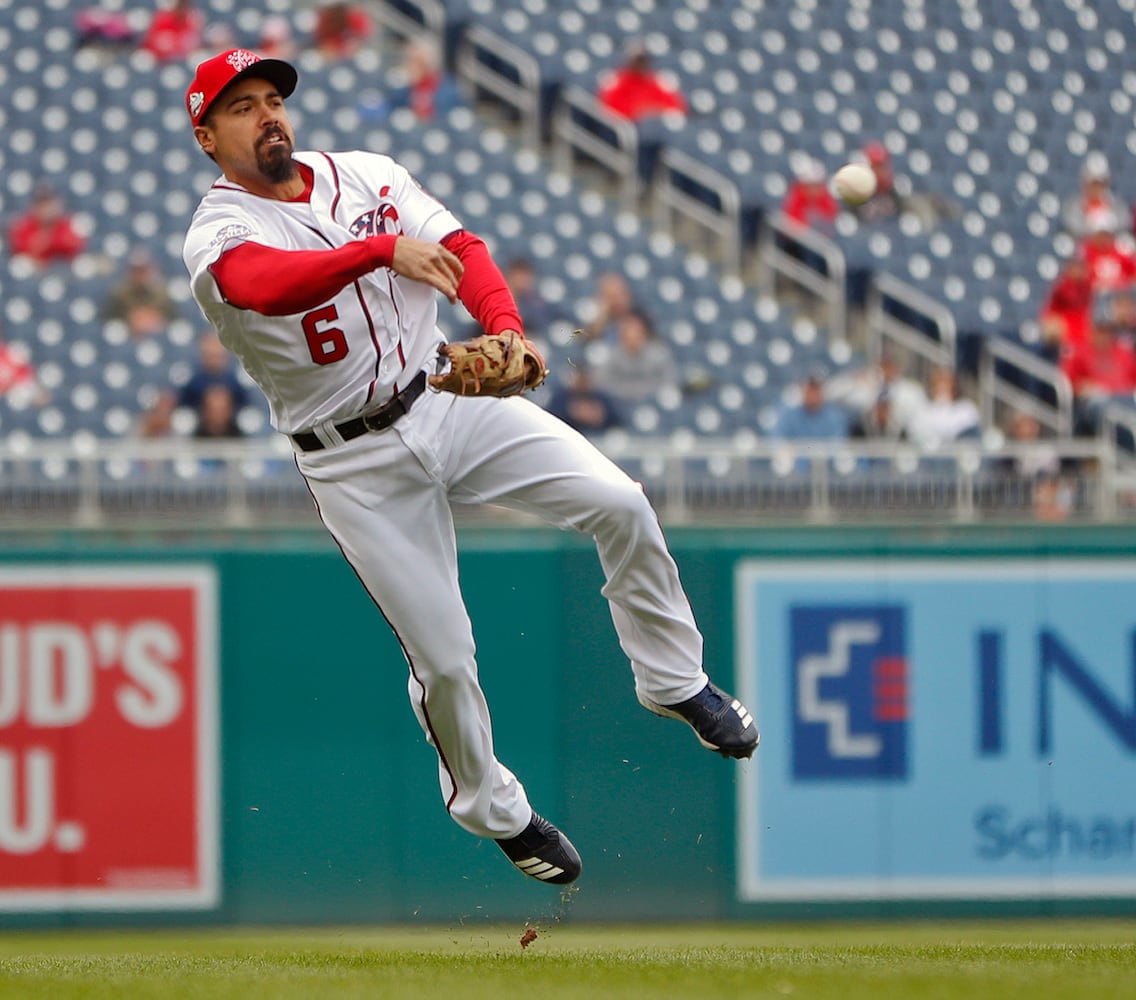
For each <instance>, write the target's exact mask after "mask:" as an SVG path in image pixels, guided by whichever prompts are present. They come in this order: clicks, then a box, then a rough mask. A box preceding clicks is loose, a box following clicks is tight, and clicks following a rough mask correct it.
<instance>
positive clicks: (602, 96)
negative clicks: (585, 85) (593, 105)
mask: <svg viewBox="0 0 1136 1000" xmlns="http://www.w3.org/2000/svg"><path fill="white" fill-rule="evenodd" d="M596 99H597V100H598V101H599V102H600V104H602V105H603V106H604V107H606V108H607V109H608V110H609V111H612V112H613V113H615V114H617V115H619V116H620V117H621V118H629V119H631V121H642V120H643V119H644V118H650V117H653V116H655V115H661V114H664V113H666V112H675V113H678V114H685V113H686V98H685V97H683V95H682V93H681V91H680V90H679V88H678V87H677V86H676V85H675V83H674V82H673V81H672V80H670V79H668V78H667V76H666V75H665V74H663V73H659V72H657V71H656V70H655V69H654V67H653V65H652V63H651V54H650V53H649V52H648V51H647V47H646V45H644V44H643V43H642V42H641V41H639V40H635V41H633V42H631V43H630V44H629V45H628V46H627V48H626V50H625V53H624V60H623V64H622V65H621V66H619V67H618V68H617V69H615V70H612V71H611V72H610V73H609V74H607V75H606V76H605V77H604V78H603V79H602V80H601V81H600V85H599V89H598V90H597V92H596Z"/></svg>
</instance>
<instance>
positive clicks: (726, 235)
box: [652, 146, 742, 274]
mask: <svg viewBox="0 0 1136 1000" xmlns="http://www.w3.org/2000/svg"><path fill="white" fill-rule="evenodd" d="M652 202H653V206H654V218H655V223H656V225H658V227H659V228H660V229H664V230H674V229H675V228H676V227H675V225H674V222H675V219H676V217H678V216H681V217H683V218H685V219H686V220H688V221H689V222H692V223H694V225H696V226H698V227H699V228H700V229H702V230H704V231H705V232H706V233H708V234H709V235H710V236H711V237H712V238H714V239H716V240H717V243H716V245H715V247H714V251H715V253H714V255H715V256H719V257H720V258H721V260H722V263H723V264H724V265H725V266H726V267H727V268H729V269H730V270H732V271H733V272H734V273H735V274H738V273H740V272H741V270H742V200H741V193H740V192H739V190H738V186H737V184H736V183H735V182H734V181H732V180H730V178H728V177H726V176H725V175H724V174H722V173H720V172H719V171H717V170H715V169H714V168H713V167H710V166H707V165H706V164H705V163H703V162H702V161H701V160H699V159H698V158H697V157H694V156H691V155H690V154H688V153H684V152H683V151H682V150H681V149H675V148H674V147H671V146H664V147H663V149H662V151H661V152H660V153H659V162H658V165H657V166H656V168H655V177H654V184H653V188H652Z"/></svg>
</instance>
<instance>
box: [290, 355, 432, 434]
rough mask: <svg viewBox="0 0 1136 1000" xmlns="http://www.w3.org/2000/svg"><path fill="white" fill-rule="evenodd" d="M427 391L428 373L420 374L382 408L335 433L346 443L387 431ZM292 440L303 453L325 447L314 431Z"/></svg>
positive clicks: (360, 417) (341, 427)
mask: <svg viewBox="0 0 1136 1000" xmlns="http://www.w3.org/2000/svg"><path fill="white" fill-rule="evenodd" d="M425 389H426V373H425V372H419V373H418V374H417V375H416V376H414V381H413V382H411V383H410V385H408V386H407V387H406V388H405V389H403V390H402V392H400V393H399V394H398V395H397V396H392V397H391V398H390V399H388V400H387V401H386V402H385V403H383V405H382V406H380V407H379V408H378V409H375V410H372V411H371V412H370V413H364V414H363V415H362V416H358V417H353V418H352V419H351V420H345V421H344V422H343V423H341V424H336V425H335V432H336V434H338V435H339V436H340V437H341V438H343V440H344V441H350V440H351V439H352V438H357V437H359V435H360V434H366V433H367V431H385V430H386V429H387V428H388V427H390V426H391V425H392V424H393V423H394V422H395V421H396V420H398V418H399V417H401V416H402V415H403V414H404V413H406V412H408V411H409V410H410V406H411V404H412V403H413V402H414V401H415V400H416V399H417V398H418V397H419V396H421V395H422V393H423V392H424V391H425ZM292 440H293V441H295V442H296V444H297V445H298V446H299V448H300V449H301V450H302V451H320V450H321V449H322V448H323V447H325V445H324V443H323V442H322V441H321V440H320V439H319V437H318V436H317V435H316V433H315V432H314V431H300V432H299V433H297V434H293V435H292Z"/></svg>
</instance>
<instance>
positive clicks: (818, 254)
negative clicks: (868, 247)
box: [758, 212, 848, 337]
mask: <svg viewBox="0 0 1136 1000" xmlns="http://www.w3.org/2000/svg"><path fill="white" fill-rule="evenodd" d="M758 259H759V260H760V261H761V263H762V264H763V265H764V269H763V272H762V281H761V283H762V284H763V286H764V290H765V291H766V292H767V293H768V294H772V293H773V291H774V289H773V283H774V281H775V280H776V278H777V276H778V275H780V276H781V277H783V278H786V279H788V280H789V281H792V282H794V283H795V284H797V285H800V286H801V287H802V288H804V289H806V290H807V291H809V292H811V293H812V294H813V295H815V296H816V297H817V298H819V299H820V300H821V301H822V302H823V303H824V306H825V308H826V310H827V313H828V328H829V331H830V334H831V335H832V336H836V337H844V336H845V335H846V334H847V332H848V292H847V281H846V276H847V265H846V263H845V260H844V251H843V250H841V249H840V247H839V246H838V245H837V244H836V243H835V242H834V241H833V240H830V239H829V238H828V237H826V236H824V235H823V234H822V233H818V232H817V231H816V230H815V229H810V228H809V227H808V226H802V225H801V224H800V223H798V222H794V221H793V220H792V219H790V218H789V217H788V216H787V215H785V214H784V213H782V212H775V213H774V214H773V215H771V216H769V217H768V218H766V219H765V222H764V225H763V226H762V227H761V232H760V234H759V236H758Z"/></svg>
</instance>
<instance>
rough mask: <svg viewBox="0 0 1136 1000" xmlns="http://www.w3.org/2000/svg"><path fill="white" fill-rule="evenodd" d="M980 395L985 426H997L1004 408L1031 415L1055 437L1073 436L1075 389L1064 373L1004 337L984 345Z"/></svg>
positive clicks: (979, 385) (983, 343)
mask: <svg viewBox="0 0 1136 1000" xmlns="http://www.w3.org/2000/svg"><path fill="white" fill-rule="evenodd" d="M978 395H979V400H980V403H981V410H982V422H983V424H984V426H987V427H993V426H995V424H996V423H997V422H998V415H999V414H998V409H999V407H1002V408H1005V409H1011V410H1017V411H1019V412H1022V413H1028V414H1029V415H1030V416H1032V417H1034V418H1035V419H1037V421H1038V422H1039V423H1041V424H1042V426H1044V427H1046V428H1048V429H1049V430H1050V431H1052V432H1053V433H1054V434H1059V435H1061V434H1064V435H1068V434H1072V433H1073V386H1072V384H1071V383H1070V382H1069V379H1068V378H1067V377H1066V375H1065V373H1064V372H1062V371H1061V369H1060V368H1058V367H1057V366H1056V365H1053V364H1050V363H1049V362H1047V361H1044V360H1043V359H1041V358H1039V357H1037V356H1036V355H1034V354H1031V353H1030V352H1029V351H1027V350H1026V349H1025V348H1024V347H1019V346H1018V345H1017V344H1013V343H1010V342H1009V341H1007V340H1005V339H1003V338H1001V337H997V336H990V337H986V338H985V339H984V340H983V342H982V353H981V355H980V356H979V362H978Z"/></svg>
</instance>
